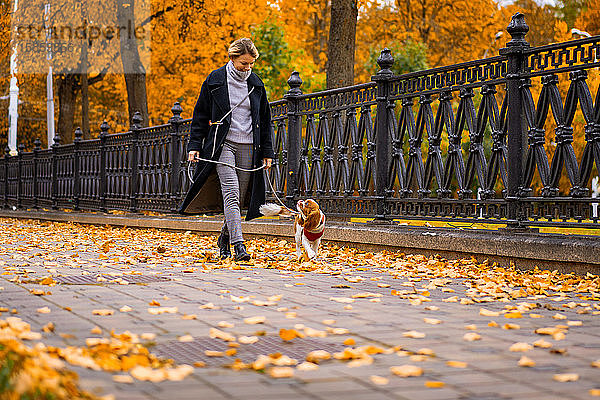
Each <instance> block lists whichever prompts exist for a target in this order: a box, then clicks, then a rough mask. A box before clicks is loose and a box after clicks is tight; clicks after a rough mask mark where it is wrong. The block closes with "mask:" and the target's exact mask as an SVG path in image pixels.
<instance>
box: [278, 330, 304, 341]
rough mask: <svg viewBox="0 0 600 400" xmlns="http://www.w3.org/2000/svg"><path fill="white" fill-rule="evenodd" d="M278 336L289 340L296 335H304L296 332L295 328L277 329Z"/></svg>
mask: <svg viewBox="0 0 600 400" xmlns="http://www.w3.org/2000/svg"><path fill="white" fill-rule="evenodd" d="M279 337H280V338H282V339H283V340H285V341H290V340H293V339H295V338H297V337H300V338H302V337H304V334H302V333H301V332H298V331H297V330H295V329H283V328H282V329H280V330H279Z"/></svg>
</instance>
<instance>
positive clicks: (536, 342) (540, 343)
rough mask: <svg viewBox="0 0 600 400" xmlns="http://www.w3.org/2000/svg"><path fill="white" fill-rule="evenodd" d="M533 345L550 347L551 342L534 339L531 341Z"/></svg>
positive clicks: (544, 347)
mask: <svg viewBox="0 0 600 400" xmlns="http://www.w3.org/2000/svg"><path fill="white" fill-rule="evenodd" d="M533 345H534V346H535V347H541V348H542V349H549V348H550V347H552V343H550V342H547V341H545V340H544V339H540V340H536V341H535V342H533Z"/></svg>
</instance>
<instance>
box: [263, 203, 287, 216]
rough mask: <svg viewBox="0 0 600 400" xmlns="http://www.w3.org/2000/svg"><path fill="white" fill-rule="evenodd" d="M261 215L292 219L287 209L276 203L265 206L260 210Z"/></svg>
mask: <svg viewBox="0 0 600 400" xmlns="http://www.w3.org/2000/svg"><path fill="white" fill-rule="evenodd" d="M258 210H259V211H260V213H261V214H262V215H264V216H265V217H274V216H277V215H279V216H282V217H291V216H292V214H291V213H290V212H289V211H288V210H287V209H286V208H285V207H282V206H280V205H278V204H275V203H267V204H263V205H262V206H260V207H259V208H258Z"/></svg>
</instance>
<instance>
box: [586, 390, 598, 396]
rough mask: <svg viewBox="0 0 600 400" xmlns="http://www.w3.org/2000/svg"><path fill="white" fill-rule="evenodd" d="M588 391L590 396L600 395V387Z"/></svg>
mask: <svg viewBox="0 0 600 400" xmlns="http://www.w3.org/2000/svg"><path fill="white" fill-rule="evenodd" d="M588 393H589V394H590V396H594V397H598V396H600V389H590V391H589V392H588Z"/></svg>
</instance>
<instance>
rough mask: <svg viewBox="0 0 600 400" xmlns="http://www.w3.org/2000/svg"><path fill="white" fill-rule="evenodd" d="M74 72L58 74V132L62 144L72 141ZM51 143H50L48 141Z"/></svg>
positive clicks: (75, 83)
mask: <svg viewBox="0 0 600 400" xmlns="http://www.w3.org/2000/svg"><path fill="white" fill-rule="evenodd" d="M76 78H77V77H76V75H75V74H59V75H57V80H58V104H59V108H58V134H59V135H60V142H61V143H63V144H66V143H72V142H73V120H74V118H75V100H76V96H77V81H76ZM50 144H52V143H50Z"/></svg>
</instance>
